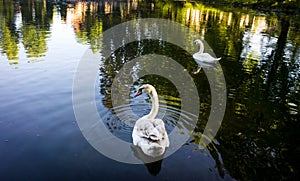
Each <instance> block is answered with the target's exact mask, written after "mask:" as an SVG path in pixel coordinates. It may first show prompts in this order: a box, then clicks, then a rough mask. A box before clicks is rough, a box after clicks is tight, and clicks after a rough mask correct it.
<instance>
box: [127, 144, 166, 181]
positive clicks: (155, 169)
mask: <svg viewBox="0 0 300 181" xmlns="http://www.w3.org/2000/svg"><path fill="white" fill-rule="evenodd" d="M131 149H132V151H133V153H134V156H135V157H137V158H138V159H140V160H141V161H142V162H143V163H144V165H145V166H146V167H147V169H148V171H149V173H150V174H151V175H154V176H155V175H157V174H158V173H159V172H160V170H161V164H162V162H163V158H164V153H163V154H162V155H160V156H157V157H155V160H154V158H153V157H152V156H148V155H146V154H145V153H144V152H143V151H142V149H141V148H140V147H138V146H135V145H131Z"/></svg>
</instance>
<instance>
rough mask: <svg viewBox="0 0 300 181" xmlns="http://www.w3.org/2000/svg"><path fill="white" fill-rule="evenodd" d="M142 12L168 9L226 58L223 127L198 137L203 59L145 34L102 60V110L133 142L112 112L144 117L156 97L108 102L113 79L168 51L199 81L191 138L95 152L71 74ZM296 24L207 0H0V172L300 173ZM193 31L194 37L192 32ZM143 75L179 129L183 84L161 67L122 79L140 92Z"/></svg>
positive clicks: (206, 95)
mask: <svg viewBox="0 0 300 181" xmlns="http://www.w3.org/2000/svg"><path fill="white" fill-rule="evenodd" d="M139 18H163V19H168V20H172V21H174V22H178V23H181V24H183V25H185V26H187V27H189V28H191V29H193V30H194V31H196V32H197V33H198V34H199V37H201V38H203V39H204V40H205V41H206V43H207V44H208V45H209V46H210V47H211V48H212V50H213V51H214V53H215V55H216V56H217V57H222V60H221V61H220V64H221V67H222V69H223V72H224V76H225V80H226V88H227V105H226V111H225V116H224V119H223V121H222V124H221V127H220V129H219V131H218V133H217V135H216V137H215V139H214V140H212V142H211V143H210V144H209V145H208V147H207V148H203V147H201V146H200V147H199V141H200V135H201V133H202V132H203V130H204V128H205V125H206V123H207V120H208V117H209V114H210V110H211V106H210V105H211V93H210V86H209V83H208V80H207V77H206V75H205V72H204V71H200V72H199V73H198V74H195V75H194V74H192V72H193V70H194V69H195V68H196V67H197V64H196V63H195V62H194V60H193V58H192V56H191V55H190V54H189V53H187V52H186V51H185V50H182V49H181V48H180V47H177V46H176V45H173V44H171V43H168V42H164V41H159V40H151V39H149V40H140V41H136V42H132V43H129V44H126V45H124V46H122V47H121V48H119V49H117V50H116V51H113V52H111V56H110V57H108V58H107V59H101V58H99V60H96V61H99V75H98V81H97V83H96V86H95V93H96V100H95V101H96V104H97V109H98V112H99V115H100V116H101V118H102V119H103V120H102V121H103V122H104V123H105V125H106V126H107V129H109V130H110V131H111V132H112V133H113V134H114V135H115V136H116V137H118V138H120V139H123V140H125V141H128V142H131V141H132V140H131V132H132V127H131V126H130V125H128V124H125V123H124V122H122V121H120V119H119V118H118V117H117V116H116V112H121V114H122V113H123V115H124V116H126V111H128V106H129V107H131V108H132V110H133V112H135V113H136V114H137V115H138V116H143V115H145V114H147V113H148V111H149V110H150V103H149V97H147V96H141V97H139V98H137V99H132V100H131V101H130V104H129V105H124V106H119V107H113V105H112V100H111V86H112V82H113V79H114V77H115V76H116V75H117V74H118V72H119V70H120V69H121V68H122V66H123V65H124V64H125V63H126V62H130V61H131V60H133V59H134V58H136V57H139V56H142V55H147V54H160V55H164V56H167V57H170V58H172V59H174V60H176V61H177V62H178V63H180V64H181V65H182V66H183V67H185V69H186V71H187V72H189V73H190V75H191V77H192V78H193V81H194V82H195V84H196V86H197V89H198V94H199V98H200V113H199V115H198V120H197V121H198V122H197V126H196V128H195V130H194V132H193V133H191V134H190V136H191V137H190V139H189V140H188V141H187V142H186V143H185V144H183V145H182V147H181V148H180V149H179V150H177V151H176V152H175V153H174V154H172V155H171V156H169V157H167V158H165V159H163V160H161V161H158V162H155V163H149V164H145V165H143V164H140V165H138V164H137V165H134V164H125V163H120V162H117V161H115V160H112V159H109V158H107V157H106V156H104V155H102V154H101V153H99V152H97V151H96V150H95V149H94V148H93V147H92V146H91V145H90V144H89V143H88V142H87V140H86V139H85V138H84V137H83V135H82V133H81V132H80V129H79V127H78V125H77V123H76V119H75V115H74V112H73V105H72V84H73V77H74V75H75V71H76V68H77V65H78V62H79V61H80V59H81V57H82V56H83V54H84V52H85V51H86V50H87V49H91V50H92V51H93V52H94V53H99V52H100V53H101V50H102V48H103V47H104V46H113V45H114V42H111V44H110V45H105V44H103V41H102V38H103V36H102V33H103V32H104V31H106V30H108V29H109V28H112V27H114V26H115V25H117V24H120V23H122V22H126V21H129V20H138V19H139ZM299 29H300V19H299V17H297V16H286V15H276V14H272V13H271V14H262V13H259V12H255V11H252V10H247V9H234V8H226V7H217V6H216V7H212V6H207V5H202V4H200V3H183V2H176V3H164V2H159V1H157V2H155V1H154V2H148V1H137V0H132V1H113V0H112V1H95V2H81V1H76V2H74V1H73V2H65V1H46V0H44V1H34V0H29V1H27V0H26V1H10V0H8V1H7V0H1V1H0V52H1V54H0V180H56V179H69V180H99V179H102V180H103V179H105V180H112V179H115V180H116V179H118V180H119V179H123V178H126V180H130V179H131V180H141V179H146V180H150V179H157V180H282V179H296V178H297V177H298V178H299V171H300V165H299V163H300V158H299V157H300V146H299V143H300V133H299V132H300V123H299V121H300V119H299V117H300V116H299V112H300V106H299V105H300V94H299V91H300V48H299V44H300V33H299ZM149 31H151V29H150V28H149ZM134 33H138V32H134ZM186 38H187V39H191V44H192V40H193V39H192V37H186ZM195 50H197V47H195ZM179 78H180V76H179ZM143 83H151V84H152V85H154V86H155V87H156V89H157V92H158V93H159V97H160V105H161V109H160V110H159V116H160V117H163V118H164V121H165V124H166V129H167V131H168V132H170V131H172V130H173V129H174V127H175V126H176V125H177V124H176V123H177V122H178V119H179V115H180V107H181V100H180V96H179V95H178V91H177V90H176V88H175V87H174V85H173V84H172V83H171V82H170V81H168V80H167V79H165V78H163V77H159V76H155V75H148V76H145V77H143V78H141V79H138V80H136V82H135V84H134V85H126V86H130V90H131V94H133V93H134V91H135V90H136V88H137V87H138V86H139V85H141V84H143ZM82 97H83V98H84V95H82ZM83 100H84V99H83ZM183 115H184V116H185V117H186V118H187V119H193V118H194V117H197V115H190V114H189V113H187V112H183ZM87 119H88V118H87ZM128 119H132V118H128ZM99 121H100V120H99ZM133 121H134V120H133ZM183 126H188V125H183ZM178 134H181V133H178ZM171 144H172V143H171Z"/></svg>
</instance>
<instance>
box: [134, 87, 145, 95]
mask: <svg viewBox="0 0 300 181" xmlns="http://www.w3.org/2000/svg"><path fill="white" fill-rule="evenodd" d="M143 89H144V88H139V90H138V91H137V92H136V93H135V95H134V97H137V96H139V95H141V94H142V93H143Z"/></svg>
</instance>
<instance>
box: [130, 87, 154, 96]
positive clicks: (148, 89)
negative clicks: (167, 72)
mask: <svg viewBox="0 0 300 181" xmlns="http://www.w3.org/2000/svg"><path fill="white" fill-rule="evenodd" d="M154 91H155V88H154V87H153V86H152V85H150V84H145V85H142V86H141V87H139V89H138V91H137V92H136V93H135V95H134V97H137V96H139V95H141V94H149V95H152V93H153V92H154Z"/></svg>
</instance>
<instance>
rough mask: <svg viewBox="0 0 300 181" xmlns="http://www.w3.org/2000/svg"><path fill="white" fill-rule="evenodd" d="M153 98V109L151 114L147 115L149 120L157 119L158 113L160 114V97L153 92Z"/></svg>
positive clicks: (151, 95)
mask: <svg viewBox="0 0 300 181" xmlns="http://www.w3.org/2000/svg"><path fill="white" fill-rule="evenodd" d="M149 95H150V97H151V102H152V108H151V111H150V113H149V114H148V115H147V118H149V119H155V117H156V115H157V113H158V107H159V105H158V95H157V92H156V91H155V90H152V94H149Z"/></svg>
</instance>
